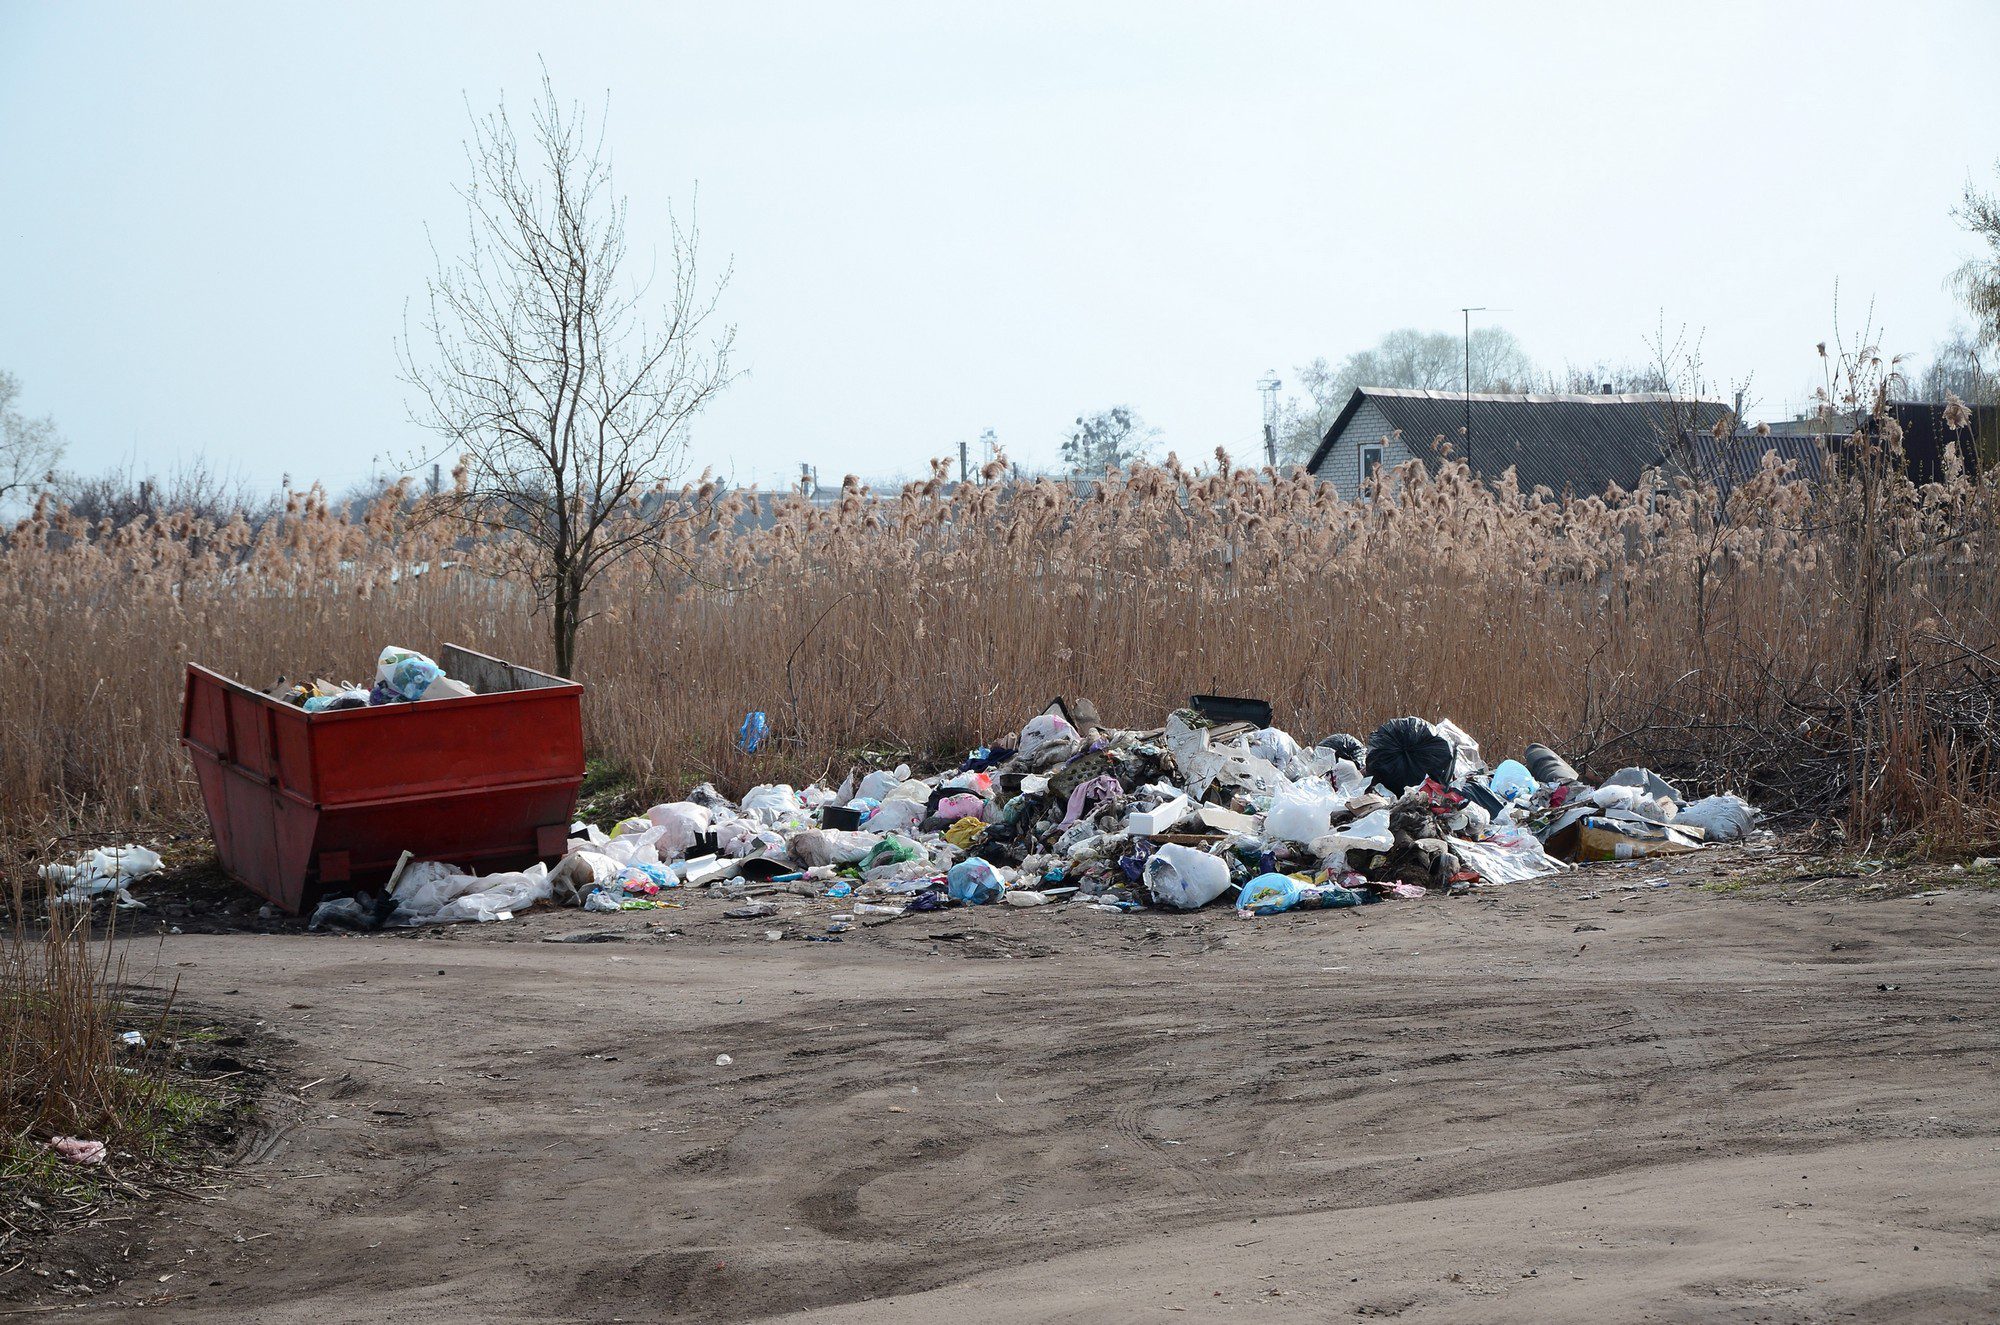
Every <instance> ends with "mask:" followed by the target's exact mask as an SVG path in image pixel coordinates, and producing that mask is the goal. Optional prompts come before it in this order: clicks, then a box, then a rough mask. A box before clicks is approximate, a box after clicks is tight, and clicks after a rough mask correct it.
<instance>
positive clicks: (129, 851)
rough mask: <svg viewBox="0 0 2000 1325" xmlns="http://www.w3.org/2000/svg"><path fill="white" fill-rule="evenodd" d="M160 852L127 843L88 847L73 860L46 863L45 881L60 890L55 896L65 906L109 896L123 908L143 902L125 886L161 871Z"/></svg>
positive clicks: (42, 875) (43, 874)
mask: <svg viewBox="0 0 2000 1325" xmlns="http://www.w3.org/2000/svg"><path fill="white" fill-rule="evenodd" d="M160 863H161V862H160V853H159V852H157V851H154V850H151V849H150V848H148V847H142V846H136V845H133V844H131V843H127V844H126V845H124V846H122V847H99V848H97V849H96V850H95V851H86V852H84V853H83V854H82V855H80V856H78V857H77V858H76V860H75V861H74V862H72V863H70V864H67V865H62V864H57V865H44V866H42V868H41V870H40V874H41V877H42V882H43V883H45V884H47V885H49V887H50V888H52V889H57V890H59V891H57V892H56V893H55V895H54V897H53V898H52V900H53V901H54V902H56V903H58V904H61V905H65V906H79V905H85V904H88V903H89V902H91V901H93V900H95V899H96V898H99V897H103V896H107V895H108V896H110V897H111V899H112V901H113V903H114V904H115V905H117V906H119V907H121V908H126V909H130V908H132V907H138V906H144V905H145V903H144V902H142V901H140V900H139V899H138V898H136V897H134V896H132V894H131V893H130V892H128V891H127V890H126V886H127V885H128V884H131V883H135V882H137V881H138V880H140V879H143V878H146V877H148V876H150V875H154V874H158V873H159V872H160Z"/></svg>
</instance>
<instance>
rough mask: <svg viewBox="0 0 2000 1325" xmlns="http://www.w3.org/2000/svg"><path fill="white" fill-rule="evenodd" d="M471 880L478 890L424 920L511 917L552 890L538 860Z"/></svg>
mask: <svg viewBox="0 0 2000 1325" xmlns="http://www.w3.org/2000/svg"><path fill="white" fill-rule="evenodd" d="M472 883H473V885H474V886H475V887H476V888H477V889H478V891H476V892H466V893H462V894H460V895H459V896H458V897H457V898H455V899H454V900H452V901H450V902H447V903H446V904H445V905H444V906H442V907H440V908H438V911H437V914H436V915H433V916H431V917H430V919H429V920H428V921H426V922H425V923H427V924H432V925H449V924H451V923H453V922H454V921H460V920H476V921H480V922H482V923H484V922H485V921H488V920H507V919H511V918H512V917H514V916H515V915H518V914H519V913H521V912H522V911H525V910H527V909H528V908H529V907H531V906H533V905H534V904H535V903H536V902H546V901H548V900H549V895H550V892H551V891H552V888H551V885H550V883H549V867H548V866H546V865H544V864H542V863H541V862H540V861H537V862H535V864H533V865H531V866H530V867H528V868H527V869H525V870H518V871H515V872H512V873H508V874H489V875H487V876H486V877H485V878H483V879H474V880H472Z"/></svg>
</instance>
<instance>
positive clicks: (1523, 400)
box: [1306, 387, 1729, 495]
mask: <svg viewBox="0 0 2000 1325" xmlns="http://www.w3.org/2000/svg"><path fill="white" fill-rule="evenodd" d="M1471 402H1472V445H1471V447H1470V448H1469V451H1468V448H1467V446H1466V445H1465V438H1464V437H1463V436H1462V435H1461V432H1460V430H1461V429H1462V428H1463V427H1464V426H1465V410H1466V396H1465V394H1464V393H1463V392H1458V391H1420V390H1410V389H1406V388H1400V387H1360V388H1358V389H1357V390H1356V391H1355V393H1354V394H1353V395H1352V396H1351V397H1349V398H1348V401H1347V404H1346V405H1345V406H1343V407H1342V408H1341V411H1340V415H1339V417H1337V418H1336V419H1334V421H1333V426H1332V427H1330V428H1328V429H1327V432H1326V436H1325V437H1324V438H1323V439H1322V440H1321V441H1320V444H1319V447H1318V448H1317V449H1316V450H1315V451H1314V452H1313V457H1312V460H1311V461H1309V462H1308V463H1307V465H1306V468H1307V469H1308V470H1310V471H1311V472H1312V473H1315V474H1317V473H1319V472H1320V466H1321V465H1322V464H1323V463H1324V462H1325V460H1326V456H1327V452H1328V451H1329V450H1331V449H1332V447H1333V444H1334V441H1335V440H1336V439H1338V438H1340V436H1341V433H1342V432H1343V431H1344V430H1345V429H1346V427H1347V425H1348V423H1349V421H1350V420H1352V419H1353V417H1354V416H1355V414H1356V413H1358V412H1359V411H1360V409H1361V407H1362V405H1363V404H1364V403H1372V404H1374V406H1375V407H1376V408H1377V409H1379V410H1381V411H1382V415H1383V417H1384V418H1386V419H1387V420H1388V421H1389V426H1390V427H1391V428H1394V429H1396V430H1397V431H1398V432H1400V433H1402V435H1403V438H1402V439H1403V444H1404V445H1405V446H1407V447H1409V448H1410V451H1411V453H1412V454H1413V455H1416V456H1419V457H1421V458H1422V459H1423V460H1424V462H1425V463H1426V464H1430V465H1434V464H1436V461H1437V452H1436V450H1435V449H1434V447H1433V443H1434V442H1435V440H1436V439H1437V438H1439V437H1443V438H1444V439H1445V440H1446V441H1447V442H1448V443H1449V444H1450V446H1451V448H1452V454H1453V455H1454V456H1456V457H1459V458H1461V459H1468V460H1470V462H1471V464H1472V467H1473V470H1474V472H1475V473H1478V474H1480V475H1482V476H1484V477H1487V478H1498V477H1499V476H1500V475H1501V474H1502V473H1504V472H1505V471H1506V470H1507V469H1508V468H1509V467H1512V468H1513V469H1514V470H1515V471H1516V472H1517V473H1518V474H1519V476H1520V482H1521V486H1522V487H1524V488H1528V489H1533V488H1537V487H1547V488H1549V489H1550V490H1551V491H1554V492H1561V491H1563V490H1564V489H1565V488H1567V489H1570V490H1571V491H1574V492H1576V493H1577V494H1579V495H1593V494H1596V493H1601V492H1603V491H1604V490H1605V489H1606V488H1607V487H1609V486H1610V485H1611V484H1613V483H1616V484H1617V485H1618V486H1619V487H1621V488H1626V489H1631V488H1633V487H1636V486H1637V485H1638V482H1639V477H1640V475H1641V474H1642V473H1643V472H1644V471H1645V470H1647V469H1650V468H1652V467H1654V466H1656V465H1660V464H1662V463H1663V462H1665V460H1666V454H1665V453H1666V442H1667V439H1668V438H1669V437H1670V436H1671V435H1672V434H1673V432H1674V430H1675V424H1676V414H1677V413H1678V422H1679V423H1680V424H1681V425H1682V426H1686V425H1689V424H1692V425H1693V427H1694V428H1696V429H1699V430H1701V431H1703V432H1706V431H1707V430H1708V429H1710V428H1713V427H1714V426H1715V424H1716V422H1717V421H1718V420H1719V419H1721V418H1722V417H1723V415H1725V414H1727V413H1728V412H1729V405H1728V403H1727V402H1725V401H1720V400H1686V399H1676V398H1675V397H1673V396H1669V395H1665V394H1654V393H1648V394H1642V395H1596V396H1555V395H1547V396H1544V395H1520V396H1511V395H1510V396H1501V395H1487V394H1482V393H1480V392H1476V391H1475V392H1474V393H1473V394H1472V397H1471ZM1348 440H1350V441H1364V440H1369V439H1365V438H1359V437H1356V438H1350V439H1348Z"/></svg>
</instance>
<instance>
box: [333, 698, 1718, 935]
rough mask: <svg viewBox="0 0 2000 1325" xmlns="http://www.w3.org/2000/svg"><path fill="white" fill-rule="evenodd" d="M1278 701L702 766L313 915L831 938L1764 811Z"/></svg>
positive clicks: (1543, 860)
mask: <svg viewBox="0 0 2000 1325" xmlns="http://www.w3.org/2000/svg"><path fill="white" fill-rule="evenodd" d="M1238 715H1244V716H1248V717H1250V718H1252V719H1253V720H1261V723H1262V725H1253V722H1252V721H1243V720H1239V718H1238ZM1269 719H1270V711H1269V706H1268V705H1263V704H1259V703H1257V702H1255V701H1244V700H1229V699H1223V698H1219V697H1215V696H1197V697H1196V701H1195V703H1194V704H1192V705H1190V706H1189V707H1187V708H1183V709H1179V710H1176V711H1175V712H1173V713H1172V714H1170V715H1168V717H1167V719H1166V721H1165V723H1164V724H1163V725H1162V726H1161V727H1159V728H1156V729H1152V730H1145V731H1138V730H1121V729H1115V728H1111V727H1108V726H1105V725H1104V724H1103V723H1102V722H1101V721H1100V720H1099V718H1098V716H1097V713H1096V710H1095V708H1094V707H1093V706H1091V705H1090V704H1088V703H1087V702H1074V703H1070V702H1065V701H1063V700H1060V699H1058V700H1056V701H1055V702H1054V703H1052V704H1050V705H1049V707H1048V708H1047V709H1046V710H1045V711H1043V712H1041V713H1038V714H1035V715H1034V716H1033V717H1031V718H1030V719H1029V720H1028V721H1027V722H1025V723H1024V724H1023V725H1022V727H1021V728H1020V730H1019V731H1018V733H1015V734H1012V735H1010V736H1009V738H1008V739H1007V741H1006V742H1005V743H1002V744H998V745H993V746H982V747H981V748H979V749H976V750H972V751H970V752H969V753H968V754H967V755H966V757H965V758H964V760H963V761H962V762H961V763H960V764H959V765H958V766H957V767H956V768H950V769H945V770H942V771H938V772H934V773H931V774H928V775H924V776H919V775H916V774H914V773H912V771H911V769H910V768H909V767H908V766H907V765H901V766H898V767H896V768H893V769H884V768H877V769H871V770H867V771H861V770H856V771H855V772H854V773H851V774H850V775H849V776H848V778H847V779H846V781H844V782H843V783H842V784H841V785H840V786H839V787H838V788H828V787H825V786H821V785H813V786H807V787H803V788H795V787H793V786H790V785H788V784H784V783H770V784H765V785H761V786H757V787H754V788H752V789H751V790H750V791H749V792H747V793H746V794H745V795H744V796H743V797H742V799H741V800H735V801H732V800H730V799H729V798H727V797H725V796H723V795H721V794H720V793H719V792H718V791H717V790H716V789H715V788H714V787H713V786H711V785H709V784H706V783H704V784H702V785H700V786H697V787H695V788H693V789H692V790H691V791H689V792H688V794H687V796H686V798H685V799H683V800H678V801H669V802H665V803H662V804H659V805H655V806H653V807H652V808H651V809H650V810H648V811H647V812H646V813H645V814H644V815H639V816H634V817H632V818H629V819H625V820H623V821H622V822H619V823H616V824H612V825H609V826H608V827H599V826H597V825H589V824H577V825H575V826H574V827H573V829H572V836H571V839H570V841H569V843H568V846H567V850H566V852H565V854H564V855H563V856H562V858H561V860H560V861H559V862H558V863H557V864H555V865H554V866H553V867H549V868H545V867H543V866H540V865H537V866H535V867H533V868H531V869H528V870H525V871H514V872H507V873H496V874H488V875H484V876H477V875H474V874H471V873H469V872H466V871H462V870H459V869H457V868H456V867H454V866H452V865H450V864H445V863H441V862H430V861H426V862H419V863H414V864H409V865H407V866H406V867H405V868H402V869H399V870H398V872H397V874H396V876H395V877H394V878H393V879H392V880H391V882H390V884H389V885H388V886H387V887H386V888H384V889H383V890H382V891H381V892H380V893H378V894H373V895H364V896H362V897H358V898H333V899H329V900H328V901H326V902H324V903H322V904H321V906H320V907H319V909H318V911H317V912H316V913H315V915H314V919H313V923H314V925H315V926H316V927H329V926H333V927H355V928H375V927H380V926H384V925H386V926H394V927H400V926H416V925H429V924H442V923H449V922H453V921H462V920H474V921H487V920H497V919H507V918H511V917H513V916H516V915H519V914H520V913H521V912H523V911H525V910H527V909H529V908H530V907H533V906H535V905H538V904H542V903H550V904H554V905H558V906H570V907H581V908H583V909H585V910H589V911H601V912H622V911H650V910H657V909H660V908H663V907H673V906H676V905H679V902H678V901H677V898H678V897H680V896H683V895H685V894H684V890H689V889H707V890H710V891H712V892H719V893H721V894H723V895H726V896H728V897H730V898H733V899H735V900H737V901H738V902H739V903H740V905H737V906H733V907H732V908H731V909H729V910H728V911H727V912H725V914H726V915H728V916H730V917H732V918H739V919H745V920H755V919H761V918H764V917H767V916H770V915H772V914H774V913H775V911H776V909H777V908H776V907H775V906H774V905H773V904H772V903H771V902H769V901H768V900H760V899H759V898H760V895H762V896H765V897H768V896H769V895H771V894H774V893H781V892H791V893H794V894H799V895H803V896H808V897H819V898H827V899H834V900H836V901H839V902H840V903H842V911H843V914H842V916H840V917H838V918H837V920H836V923H835V925H834V926H833V930H834V936H835V937H837V936H838V932H839V931H840V930H841V929H842V928H844V927H845V922H846V921H848V920H851V919H853V917H854V916H856V915H860V916H868V917H892V916H896V915H901V914H904V913H906V912H922V911H931V910H937V909H940V908H943V907H957V906H986V905H996V904H1002V905H1011V906H1020V907H1029V906H1046V905H1065V906H1081V907H1085V908H1088V909H1092V910H1096V911H1103V912H1123V911H1137V910H1142V909H1147V908H1163V909H1168V910H1183V911H1186V910H1195V909H1198V908H1202V907H1207V906H1211V905H1231V906H1233V907H1234V908H1235V910H1236V911H1237V913H1238V914H1239V915H1241V916H1244V917H1258V916H1269V915H1276V914H1280V913H1283V912H1288V911H1305V910H1318V909H1340V908H1347V907H1355V906H1363V905H1368V904H1372V903H1376V902H1380V901H1383V900H1386V899H1391V898H1417V897H1423V896H1426V895H1431V894H1449V893H1457V892H1464V891H1467V890H1470V889H1475V888H1482V887H1497V886H1501V885H1505V884H1510V883H1518V882H1521V881H1524V880H1528V879H1533V878H1537V877H1540V876H1543V875H1549V874H1555V873H1558V872H1561V871H1564V870H1567V869H1570V868H1572V865H1573V863H1576V862H1585V861H1604V860H1627V859H1637V858H1643V857H1647V856H1654V855H1663V854H1671V853H1676V852H1683V851H1690V850H1695V849H1697V848H1699V847H1701V846H1703V845H1704V844H1706V843H1711V842H1733V841H1738V840H1741V839H1742V838H1744V837H1746V836H1747V835H1749V834H1750V833H1752V832H1753V831H1755V825H1756V822H1757V818H1758V815H1757V811H1756V810H1755V809H1754V808H1753V807H1751V806H1750V805H1749V804H1747V803H1746V802H1744V801H1743V800H1741V799H1740V798H1738V797H1735V796H1729V795H1723V796H1710V797H1707V798H1705V799H1701V800H1696V801H1694V802H1692V803H1689V802H1688V801H1687V800H1686V799H1685V798H1683V796H1682V795H1681V793H1680V791H1679V790H1678V789H1677V788H1675V787H1673V786H1672V785H1670V784H1669V783H1667V782H1666V781H1665V780H1663V779H1661V778H1659V777H1658V776H1657V775H1655V774H1654V773H1652V772H1651V771H1650V770H1647V769H1643V768H1627V769H1623V770H1621V771H1619V772H1618V773H1616V774H1614V775H1613V776H1612V777H1610V778H1609V779H1607V780H1605V781H1604V782H1603V783H1602V784H1600V785H1596V786H1592V785H1590V784H1588V783H1586V782H1584V781H1583V780H1582V779H1581V778H1580V777H1579V776H1578V775H1577V773H1576V771H1575V770H1574V769H1573V768H1571V767H1570V766H1569V765H1568V764H1567V763H1566V762H1565V761H1564V760H1563V759H1562V758H1561V756H1559V755H1558V754H1556V753H1555V752H1554V751H1553V750H1551V749H1549V748H1548V747H1546V746H1540V745H1535V746H1530V747H1528V749H1527V750H1526V751H1524V752H1523V755H1522V758H1520V759H1518V760H1517V759H1504V760H1501V761H1500V762H1498V763H1497V764H1489V763H1488V762H1487V760H1486V757H1485V756H1484V754H1483V753H1482V752H1481V750H1480V747H1479V744H1478V742H1477V741H1476V740H1475V739H1474V738H1473V737H1472V736H1471V735H1470V734H1469V733H1467V732H1465V731H1464V730H1462V729H1461V728H1459V727H1458V726H1457V725H1455V724H1453V723H1451V722H1449V721H1429V720H1426V719H1423V718H1419V717H1402V718H1396V719H1394V720H1392V721H1389V722H1386V723H1384V724H1382V726H1380V727H1379V728H1377V729H1376V730H1375V731H1374V732H1373V733H1371V734H1370V735H1369V736H1368V737H1367V738H1366V739H1365V740H1363V739H1362V738H1360V737H1357V736H1354V735H1351V734H1347V733H1336V734H1333V735H1330V736H1327V737H1326V738H1325V739H1323V740H1321V741H1319V742H1318V743H1317V744H1315V745H1311V746H1305V745H1302V744H1301V743H1300V742H1299V741H1298V740H1296V739H1295V738H1294V737H1293V736H1291V735H1290V734H1289V733H1287V732H1285V731H1283V730H1280V729H1279V728H1276V727H1273V726H1270V725H1269ZM777 932H778V931H772V933H774V934H775V933H777Z"/></svg>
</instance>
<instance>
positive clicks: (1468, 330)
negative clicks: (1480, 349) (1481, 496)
mask: <svg viewBox="0 0 2000 1325" xmlns="http://www.w3.org/2000/svg"><path fill="white" fill-rule="evenodd" d="M1458 311H1459V312H1461V313H1463V314H1465V464H1466V468H1468V469H1472V470H1473V471H1474V472H1475V473H1477V472H1478V471H1477V468H1476V467H1475V466H1474V465H1473V463H1472V315H1473V314H1474V313H1484V312H1485V311H1486V305H1485V304H1477V305H1474V306H1473V307H1471V308H1461V309H1459V310H1458Z"/></svg>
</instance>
